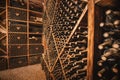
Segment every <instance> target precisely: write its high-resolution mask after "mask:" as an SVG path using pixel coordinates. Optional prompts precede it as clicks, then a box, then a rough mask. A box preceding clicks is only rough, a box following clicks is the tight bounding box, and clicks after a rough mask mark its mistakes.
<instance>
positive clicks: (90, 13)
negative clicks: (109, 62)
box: [87, 0, 95, 80]
mask: <svg viewBox="0 0 120 80" xmlns="http://www.w3.org/2000/svg"><path fill="white" fill-rule="evenodd" d="M94 10H95V0H88V65H87V66H88V68H87V69H88V70H87V80H93V75H92V74H93V60H94V59H93V58H94V27H95V23H94V15H95V12H94Z"/></svg>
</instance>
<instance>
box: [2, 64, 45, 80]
mask: <svg viewBox="0 0 120 80" xmlns="http://www.w3.org/2000/svg"><path fill="white" fill-rule="evenodd" d="M0 80H46V79H45V73H44V71H43V70H42V67H41V64H36V65H29V66H25V67H21V68H15V69H9V70H5V71H0Z"/></svg>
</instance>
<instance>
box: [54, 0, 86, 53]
mask: <svg viewBox="0 0 120 80" xmlns="http://www.w3.org/2000/svg"><path fill="white" fill-rule="evenodd" d="M85 6H86V3H85V2H83V1H78V0H76V1H74V0H61V1H60V2H59V6H57V10H56V12H55V14H54V19H53V23H52V24H53V25H52V31H53V35H54V38H55V42H56V46H57V49H58V52H59V53H60V51H61V49H62V48H63V46H64V45H65V42H66V41H67V39H68V37H69V35H70V34H71V31H72V30H73V29H74V26H75V24H76V23H77V20H78V19H79V17H80V15H81V13H82V11H83V9H84V8H85Z"/></svg>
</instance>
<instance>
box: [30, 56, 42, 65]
mask: <svg viewBox="0 0 120 80" xmlns="http://www.w3.org/2000/svg"><path fill="white" fill-rule="evenodd" d="M29 57H30V65H33V64H38V63H40V60H41V55H33V56H29Z"/></svg>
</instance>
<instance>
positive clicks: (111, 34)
mask: <svg viewBox="0 0 120 80" xmlns="http://www.w3.org/2000/svg"><path fill="white" fill-rule="evenodd" d="M103 36H104V37H105V38H108V37H112V38H114V39H119V36H120V31H118V30H116V31H115V30H114V31H109V32H105V33H104V34H103Z"/></svg>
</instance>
